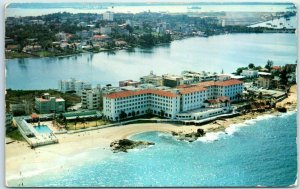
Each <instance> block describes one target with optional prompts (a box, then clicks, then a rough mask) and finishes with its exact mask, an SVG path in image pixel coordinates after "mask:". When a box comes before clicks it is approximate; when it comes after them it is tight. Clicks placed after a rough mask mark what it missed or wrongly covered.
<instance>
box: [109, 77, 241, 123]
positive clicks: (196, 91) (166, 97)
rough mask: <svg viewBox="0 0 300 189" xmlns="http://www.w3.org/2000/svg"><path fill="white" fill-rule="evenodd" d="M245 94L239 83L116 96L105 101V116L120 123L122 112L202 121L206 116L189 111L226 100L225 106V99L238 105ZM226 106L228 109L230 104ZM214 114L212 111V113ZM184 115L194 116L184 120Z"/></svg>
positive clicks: (115, 93) (234, 80) (201, 85)
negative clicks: (242, 94)
mask: <svg viewBox="0 0 300 189" xmlns="http://www.w3.org/2000/svg"><path fill="white" fill-rule="evenodd" d="M242 92H243V82H242V81H239V80H236V79H229V80H226V81H208V82H202V83H198V84H196V85H181V86H178V87H177V88H173V89H170V90H157V89H143V90H137V91H121V92H114V93H110V94H107V95H105V96H104V97H103V113H104V115H105V117H106V118H108V119H110V120H113V121H116V120H119V119H120V114H121V113H122V112H124V113H126V116H127V117H133V116H137V115H143V114H147V113H152V114H154V115H160V116H163V117H166V118H170V119H176V118H177V119H179V118H191V119H198V118H200V117H203V116H197V117H196V116H192V115H193V114H195V112H193V113H188V111H193V110H197V109H198V110H199V111H200V109H201V111H203V110H204V109H205V108H207V107H208V105H207V103H206V101H207V100H217V101H219V100H220V99H222V103H223V102H224V101H223V100H224V99H226V100H228V101H237V100H238V98H239V97H238V96H239V95H238V94H241V93H242ZM225 104H226V106H227V104H228V103H225ZM201 111H200V112H201ZM211 111H212V109H210V110H209V111H208V112H211ZM181 113H185V114H187V115H188V114H190V115H188V116H184V117H181V116H180V114H181ZM216 113H222V111H220V108H218V109H216ZM162 114H163V115H162ZM202 114H203V113H202ZM197 115H200V114H197ZM209 115H216V114H215V113H211V114H209ZM204 117H205V116H204Z"/></svg>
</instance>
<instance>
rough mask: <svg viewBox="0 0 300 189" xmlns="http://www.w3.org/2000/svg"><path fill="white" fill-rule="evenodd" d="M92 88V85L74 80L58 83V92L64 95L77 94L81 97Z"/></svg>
mask: <svg viewBox="0 0 300 189" xmlns="http://www.w3.org/2000/svg"><path fill="white" fill-rule="evenodd" d="M91 88H92V85H91V84H90V83H88V82H84V81H78V80H76V79H74V78H71V79H68V80H60V81H58V90H59V91H61V92H63V93H66V92H75V93H76V94H77V95H81V91H82V90H84V89H91Z"/></svg>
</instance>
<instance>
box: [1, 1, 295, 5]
mask: <svg viewBox="0 0 300 189" xmlns="http://www.w3.org/2000/svg"><path fill="white" fill-rule="evenodd" d="M3 2H4V3H5V4H7V3H68V2H69V3H71V2H83V1H82V0H51V2H49V1H48V0H27V1H24V0H4V1H3ZM172 2H174V3H195V2H220V3H221V2H241V3H245V2H264V3H273V2H277V3H296V4H297V2H298V1H296V0H288V1H284V2H283V1H282V0H254V1H251V0H246V1H244V0H222V1H220V0H209V1H208V0H187V1H185V0H167V1H162V0H118V1H116V0H102V1H101V2H99V1H97V0H88V1H84V2H83V3H172Z"/></svg>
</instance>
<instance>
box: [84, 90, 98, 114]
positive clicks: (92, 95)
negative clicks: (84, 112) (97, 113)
mask: <svg viewBox="0 0 300 189" xmlns="http://www.w3.org/2000/svg"><path fill="white" fill-rule="evenodd" d="M101 100H102V99H101V91H100V89H98V88H95V89H88V90H83V91H82V95H81V103H82V105H81V107H82V108H83V109H89V110H96V109H99V108H100V102H101Z"/></svg>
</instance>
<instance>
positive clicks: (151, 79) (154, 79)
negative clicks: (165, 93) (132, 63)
mask: <svg viewBox="0 0 300 189" xmlns="http://www.w3.org/2000/svg"><path fill="white" fill-rule="evenodd" d="M140 83H141V84H153V85H155V86H162V85H163V78H162V77H161V76H157V75H155V74H154V73H153V71H151V72H150V74H149V75H146V76H143V77H141V78H140Z"/></svg>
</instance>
